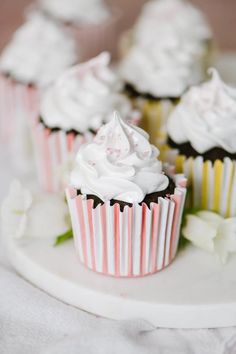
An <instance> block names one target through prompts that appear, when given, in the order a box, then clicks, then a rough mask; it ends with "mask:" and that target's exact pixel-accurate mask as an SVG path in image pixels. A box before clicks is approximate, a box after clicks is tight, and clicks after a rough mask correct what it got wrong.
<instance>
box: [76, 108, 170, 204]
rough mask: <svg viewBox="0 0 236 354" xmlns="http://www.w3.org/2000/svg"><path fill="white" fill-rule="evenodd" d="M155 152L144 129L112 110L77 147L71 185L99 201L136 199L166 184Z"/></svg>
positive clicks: (136, 200) (162, 187) (166, 178)
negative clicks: (109, 118) (90, 138)
mask: <svg viewBox="0 0 236 354" xmlns="http://www.w3.org/2000/svg"><path fill="white" fill-rule="evenodd" d="M158 153H159V151H158V150H157V149H156V148H155V147H154V146H153V145H150V143H149V142H148V134H147V133H145V132H144V131H143V130H142V129H140V128H138V127H134V126H132V125H129V124H127V123H125V122H124V121H123V120H122V119H121V118H120V117H119V116H118V115H117V114H116V113H115V114H114V117H113V119H112V121H110V122H109V123H107V124H106V125H104V126H103V127H102V128H101V129H100V130H99V132H98V134H97V135H96V137H95V139H94V141H93V142H92V143H90V144H86V145H83V146H82V147H81V148H80V150H79V152H78V154H77V157H76V166H75V168H74V170H73V171H72V173H71V178H70V181H71V185H72V186H74V187H75V188H77V189H79V190H81V193H82V194H86V195H87V194H93V195H96V196H98V197H99V198H100V199H102V200H103V201H107V200H111V199H116V200H120V201H124V202H127V203H140V202H142V200H143V199H144V198H145V196H146V194H149V193H153V192H158V191H162V190H165V189H166V188H167V187H168V184H169V180H168V177H167V176H165V175H164V174H163V173H162V164H161V162H160V161H158V160H157V156H158Z"/></svg>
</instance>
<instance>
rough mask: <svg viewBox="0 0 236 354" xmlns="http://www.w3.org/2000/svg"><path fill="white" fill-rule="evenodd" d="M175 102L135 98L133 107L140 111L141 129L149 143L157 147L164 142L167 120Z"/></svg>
mask: <svg viewBox="0 0 236 354" xmlns="http://www.w3.org/2000/svg"><path fill="white" fill-rule="evenodd" d="M176 104H177V102H176V103H175V102H173V100H170V99H157V100H156V101H155V100H148V99H146V98H137V99H135V101H134V106H136V107H137V108H138V109H140V110H141V112H142V116H143V119H142V121H141V127H142V128H143V129H145V130H146V131H147V132H148V134H149V135H150V142H151V143H152V144H154V145H156V146H157V147H159V146H160V145H162V144H163V143H165V142H166V138H167V132H166V123H167V118H168V117H169V115H170V113H171V112H172V110H173V108H174V107H175V106H176Z"/></svg>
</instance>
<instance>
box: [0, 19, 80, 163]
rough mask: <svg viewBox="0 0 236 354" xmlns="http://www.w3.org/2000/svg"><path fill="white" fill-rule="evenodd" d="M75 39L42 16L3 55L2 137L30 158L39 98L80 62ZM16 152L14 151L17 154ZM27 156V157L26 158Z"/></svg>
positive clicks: (0, 78)
mask: <svg viewBox="0 0 236 354" xmlns="http://www.w3.org/2000/svg"><path fill="white" fill-rule="evenodd" d="M77 59H78V56H77V52H76V46H75V42H74V40H73V39H72V38H71V36H70V35H69V34H68V33H67V32H65V31H64V30H62V29H61V28H60V27H59V26H58V25H57V24H54V23H53V22H51V21H49V20H48V19H47V18H45V17H43V16H41V15H38V14H37V15H33V16H31V17H30V18H29V19H28V20H27V22H25V24H23V25H22V27H20V28H19V29H18V30H17V31H16V32H15V34H14V35H13V37H12V40H11V42H10V43H9V44H8V45H7V46H6V47H5V48H4V49H3V52H2V53H1V56H0V95H1V101H0V137H1V140H2V142H3V143H4V144H6V143H8V142H10V143H11V144H12V145H13V146H15V148H16V149H17V155H18V156H19V152H20V151H19V150H22V159H21V160H22V162H23V161H24V160H25V159H26V157H27V156H28V153H29V152H28V150H26V147H27V146H28V144H29V140H28V137H29V132H28V123H29V122H32V121H34V120H35V119H36V118H37V117H38V109H39V95H40V93H41V91H42V90H44V89H45V87H47V86H48V85H49V84H50V83H51V82H52V81H54V80H55V78H56V77H57V76H58V75H59V74H61V73H62V72H63V71H64V70H65V69H66V68H67V67H69V66H71V65H73V64H75V63H76V62H77ZM14 151H15V149H13V152H14ZM25 154H26V155H25Z"/></svg>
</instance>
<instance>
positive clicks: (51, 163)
mask: <svg viewBox="0 0 236 354" xmlns="http://www.w3.org/2000/svg"><path fill="white" fill-rule="evenodd" d="M33 134H34V143H35V147H34V150H35V158H36V165H37V174H38V180H39V183H40V185H41V187H42V189H43V190H44V191H47V192H49V193H55V192H58V191H62V190H64V187H65V183H66V181H64V178H63V177H64V176H63V172H64V171H65V173H67V172H68V173H69V172H70V171H69V170H70V166H69V164H70V163H72V160H73V158H74V157H75V154H76V153H77V151H78V149H79V147H80V146H81V145H82V144H85V143H87V142H90V141H91V140H92V139H93V137H94V134H93V133H91V132H87V133H85V134H84V135H79V134H78V135H75V134H74V133H66V132H65V131H63V130H60V131H56V132H55V131H53V132H52V131H51V130H50V129H48V128H45V127H44V125H43V124H37V125H36V126H35V128H34V133H33Z"/></svg>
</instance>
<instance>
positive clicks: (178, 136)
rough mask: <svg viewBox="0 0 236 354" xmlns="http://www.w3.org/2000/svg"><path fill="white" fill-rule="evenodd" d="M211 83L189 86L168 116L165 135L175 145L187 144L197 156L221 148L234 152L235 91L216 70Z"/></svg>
mask: <svg viewBox="0 0 236 354" xmlns="http://www.w3.org/2000/svg"><path fill="white" fill-rule="evenodd" d="M210 72H211V73H212V78H211V80H210V81H208V82H206V83H204V84H202V85H200V86H196V87H192V88H191V89H190V90H189V91H188V92H187V93H186V94H185V95H184V96H183V97H182V100H181V102H180V103H179V105H178V106H177V107H176V109H175V110H174V111H173V113H172V114H171V116H170V118H169V121H168V127H167V129H168V134H169V136H170V137H171V139H172V140H173V141H174V142H176V143H177V144H181V143H185V142H190V143H191V145H192V147H193V148H194V149H195V150H196V151H197V152H198V153H199V154H202V153H205V152H206V151H208V150H210V149H212V148H215V147H220V148H222V149H224V150H226V151H228V152H229V153H236V138H235V137H236V88H233V87H230V86H228V85H226V84H225V83H224V82H222V80H221V79H220V77H219V75H218V73H217V71H216V70H214V69H211V71H210Z"/></svg>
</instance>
